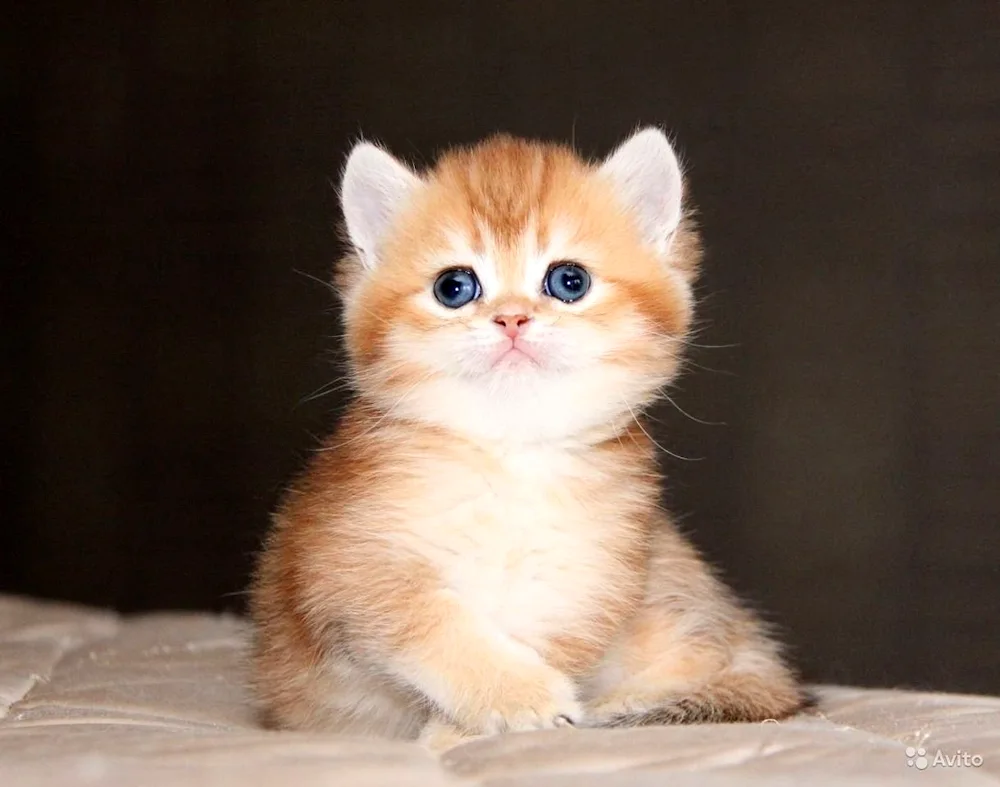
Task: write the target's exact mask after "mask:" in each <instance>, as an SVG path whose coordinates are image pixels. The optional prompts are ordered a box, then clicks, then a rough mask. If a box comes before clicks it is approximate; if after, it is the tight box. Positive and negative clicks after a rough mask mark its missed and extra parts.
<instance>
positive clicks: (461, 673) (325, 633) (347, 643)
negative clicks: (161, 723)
mask: <svg viewBox="0 0 1000 787" xmlns="http://www.w3.org/2000/svg"><path fill="white" fill-rule="evenodd" d="M682 188H683V179H682V175H681V170H680V167H679V165H678V161H677V158H676V156H675V155H674V152H673V150H672V149H671V146H670V144H669V142H668V141H667V139H666V137H665V136H664V135H663V134H662V133H661V132H660V131H659V130H657V129H645V130H642V131H639V132H638V133H636V134H635V135H634V136H632V137H631V138H630V139H629V140H628V141H626V142H625V143H624V144H622V145H621V146H620V147H619V148H618V149H617V150H616V151H615V152H614V153H612V154H611V155H610V156H609V157H608V158H607V159H606V160H605V161H603V162H601V163H598V164H591V163H587V162H584V161H582V160H581V159H580V158H578V157H577V156H576V155H575V154H574V153H573V152H572V151H571V150H569V149H568V148H565V147H560V146H556V145H548V144H538V143H532V142H527V141H523V140H519V139H514V138H511V137H507V136H497V137H494V138H492V139H489V140H487V141H485V142H483V143H481V144H479V145H477V146H475V147H472V148H468V149H461V150H456V151H452V152H449V153H447V154H445V155H444V156H443V157H442V158H441V159H440V160H439V161H438V163H437V165H436V166H435V167H433V168H432V169H431V170H429V171H427V172H425V173H422V174H418V173H416V172H414V171H412V170H411V169H409V168H408V167H406V166H404V165H403V164H402V163H400V162H399V161H397V160H396V159H395V158H393V157H392V156H391V155H389V154H388V153H386V152H385V151H383V150H382V149H380V148H378V147H375V146H374V145H371V144H369V143H365V142H362V143H360V144H358V145H357V146H356V147H355V148H354V150H353V151H352V153H351V155H350V157H349V159H348V162H347V166H346V169H345V171H344V176H343V182H342V191H341V193H342V206H343V211H344V217H345V221H346V228H347V232H348V235H349V238H350V241H351V244H352V246H353V252H352V253H351V254H350V255H348V257H347V258H346V259H345V260H343V262H342V264H341V266H340V268H339V273H338V279H337V283H338V289H339V291H340V293H341V295H342V298H343V305H344V325H345V328H346V343H347V350H348V355H349V363H350V369H351V373H352V379H353V383H354V386H355V388H356V392H357V395H356V398H355V399H354V402H353V404H351V405H350V408H349V409H348V411H347V413H346V414H345V416H344V418H343V421H342V423H341V425H340V427H339V429H338V430H337V431H336V433H335V434H334V436H333V437H331V438H330V439H329V440H328V441H327V442H326V443H325V445H324V446H323V448H322V449H321V450H320V451H318V452H317V453H316V454H315V456H314V458H313V459H312V462H311V464H310V466H309V468H308V470H307V472H306V473H305V474H304V475H303V476H302V477H301V478H300V479H299V480H298V482H297V483H295V485H294V486H293V487H292V489H291V491H290V492H289V493H288V495H287V497H286V499H285V500H284V502H283V504H282V505H281V507H280V510H279V511H278V513H277V515H276V516H275V520H274V526H273V530H272V532H271V533H270V536H269V537H268V539H267V542H266V546H265V549H264V550H263V553H262V554H261V556H260V560H259V565H258V570H257V574H256V578H255V581H254V584H253V588H252V591H251V599H252V601H251V607H252V615H253V619H254V621H255V624H256V647H255V652H254V668H255V681H254V682H255V686H256V689H257V692H258V696H259V697H260V699H261V701H262V703H263V706H264V708H265V710H266V714H267V716H268V718H269V719H270V721H271V723H272V724H274V725H277V726H280V727H288V728H299V729H315V730H329V731H338V732H346V733H361V734H370V735H378V736H386V737H393V738H410V739H413V738H418V739H420V740H422V741H424V742H425V743H426V744H427V745H429V746H431V747H434V748H443V747H446V746H449V745H451V744H453V743H455V742H457V741H460V740H462V739H464V738H466V737H471V736H476V735H489V734H494V733H499V732H503V731H513V730H530V729H539V728H547V727H553V726H560V725H580V726H632V725H643V724H666V723H684V722H702V721H753V720H761V719H765V718H780V717H783V716H786V715H788V714H790V713H792V712H794V711H795V710H796V709H798V708H799V707H800V706H801V705H802V702H803V694H802V693H801V691H800V689H799V687H798V685H797V683H796V680H795V678H794V676H793V674H792V673H791V671H790V670H789V668H788V667H787V666H786V664H785V663H784V662H783V660H782V658H781V656H780V653H779V648H778V646H777V645H776V643H775V642H774V641H773V640H772V639H771V638H770V637H769V636H768V634H767V633H766V632H765V630H764V628H763V627H762V625H761V624H760V623H759V622H758V621H757V620H756V619H755V617H754V616H753V615H752V614H751V613H750V612H749V611H747V610H746V609H745V608H743V607H742V606H741V605H740V604H739V603H738V602H737V601H736V600H735V599H734V597H733V596H732V595H731V594H730V593H729V591H728V590H727V588H726V587H724V586H723V585H722V584H721V583H720V582H719V581H718V580H717V579H716V578H715V577H714V576H713V573H712V571H711V570H710V569H709V568H708V567H707V566H706V565H705V563H703V562H702V560H701V559H700V558H699V556H698V554H697V553H696V552H695V550H694V549H693V548H692V547H691V545H689V544H688V543H687V542H686V541H685V539H684V538H683V537H682V536H681V534H680V533H679V532H678V531H677V529H676V528H675V527H674V525H673V524H672V523H671V521H670V518H669V517H668V515H667V514H666V513H664V512H663V510H662V509H661V508H660V506H659V504H658V501H659V480H660V479H659V473H658V470H657V461H656V456H655V450H654V445H653V444H652V442H651V440H650V439H649V437H648V436H647V435H646V432H645V430H644V428H643V427H642V426H641V425H640V420H641V417H642V416H641V413H642V411H643V409H644V408H646V407H647V406H648V405H649V404H650V403H652V402H653V401H654V400H655V399H656V397H657V394H658V392H659V391H660V390H662V389H663V388H664V386H666V385H667V384H668V383H669V382H670V381H671V379H672V378H673V377H674V376H675V374H676V373H677V370H678V364H679V358H680V354H681V350H682V349H683V347H684V343H685V334H686V332H687V330H688V328H689V326H690V324H691V319H692V291H691V287H692V282H693V280H694V278H695V275H696V272H697V267H698V263H699V246H698V242H697V239H696V236H695V232H694V230H693V229H692V228H691V226H690V224H689V222H688V221H687V220H686V219H685V216H684V208H683V205H682Z"/></svg>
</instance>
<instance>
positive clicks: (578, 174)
mask: <svg viewBox="0 0 1000 787" xmlns="http://www.w3.org/2000/svg"><path fill="white" fill-rule="evenodd" d="M682 189H683V180H682V177H681V171H680V168H679V166H678V162H677V158H676V156H675V155H674V152H673V150H672V149H671V147H670V144H669V142H668V141H667V138H666V137H665V136H664V135H663V134H662V133H661V132H660V131H659V130H657V129H646V130H643V131H640V132H638V133H636V134H635V135H634V136H632V137H631V138H630V139H629V140H628V141H626V142H625V143H624V144H622V145H621V146H620V147H619V148H618V149H617V150H616V151H614V152H613V153H612V154H611V155H610V156H609V157H608V158H607V159H605V160H604V161H603V162H599V163H596V164H591V163H587V162H585V161H583V160H581V159H580V158H579V157H578V156H577V155H576V154H574V153H573V152H572V151H571V150H570V149H568V148H565V147H561V146H556V145H548V144H539V143H532V142H527V141H524V140H519V139H514V138H511V137H506V136H498V137H494V138H492V139H489V140H487V141H485V142H483V143H481V144H479V145H477V146H475V147H472V148H468V149H460V150H456V151H452V152H449V153H447V154H445V155H444V156H442V157H441V159H440V160H439V161H438V163H437V165H436V166H435V167H433V168H432V169H430V170H429V171H427V172H424V173H417V172H414V171H413V170H411V169H410V168H409V167H407V166H405V165H404V164H402V163H400V162H399V161H398V160H396V159H395V158H393V157H392V156H391V155H390V154H388V153H386V152H385V151H384V150H382V149H380V148H378V147H376V146H374V145H371V144H369V143H366V142H362V143H359V144H358V145H357V146H356V147H355V148H354V150H353V151H352V152H351V155H350V157H349V159H348V162H347V166H346V169H345V171H344V177H343V183H342V188H341V199H342V204H343V210H344V218H345V223H346V229H347V234H348V236H349V239H350V242H351V244H352V246H353V248H354V253H353V254H351V255H349V256H348V257H347V258H346V259H345V260H344V261H343V263H342V267H341V269H340V275H339V284H340V290H341V292H342V295H343V299H344V322H345V327H346V338H347V348H348V354H349V359H350V363H351V370H352V374H353V376H354V379H355V383H356V385H357V387H358V390H359V392H360V394H361V395H362V396H363V397H365V398H366V399H367V400H369V401H372V402H375V403H376V404H378V405H379V406H380V407H382V408H385V409H390V408H391V410H392V412H393V413H394V414H396V415H400V416H404V417H408V418H413V419H418V420H420V421H423V422H426V423H432V424H435V425H438V426H442V427H445V428H447V429H450V430H454V431H458V432H461V433H463V434H466V435H469V436H475V437H479V438H488V439H509V440H514V441H530V440H572V439H589V438H591V437H593V438H594V439H596V438H597V437H598V436H601V435H602V433H603V436H607V435H608V434H609V432H610V431H611V430H613V429H616V428H618V426H619V425H620V424H621V423H623V421H624V420H625V419H630V418H631V417H632V414H633V413H636V412H638V409H639V408H640V407H642V406H644V405H646V404H648V403H649V402H650V401H651V400H652V399H653V398H655V396H656V393H657V391H658V390H659V389H660V388H662V386H664V385H665V384H666V383H668V382H669V381H670V380H671V379H672V377H673V376H674V375H675V374H676V372H677V367H678V358H679V356H680V353H681V350H682V347H683V339H684V335H685V333H686V332H687V330H688V327H689V324H690V321H691V316H692V296H691V285H692V281H693V279H694V276H695V273H696V270H697V264H698V256H699V254H698V244H697V239H696V237H695V235H694V232H693V230H692V229H690V227H689V226H688V224H687V222H686V221H685V219H684V212H683V206H682V196H683V195H682Z"/></svg>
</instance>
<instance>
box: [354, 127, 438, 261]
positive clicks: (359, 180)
mask: <svg viewBox="0 0 1000 787" xmlns="http://www.w3.org/2000/svg"><path fill="white" fill-rule="evenodd" d="M421 182H422V181H421V180H420V178H419V177H417V175H416V174H415V173H414V172H413V171H412V170H410V169H409V168H408V167H406V166H404V165H403V164H402V163H400V162H399V161H398V160H397V159H396V158H394V157H393V156H392V155H390V154H389V153H386V152H385V151H384V150H382V149H381V148H379V147H377V146H375V145H373V144H371V143H370V142H359V143H358V144H357V145H355V146H354V149H353V150H352V151H351V155H350V156H349V157H348V159H347V165H346V166H345V168H344V177H343V181H342V183H341V189H340V200H341V207H342V208H343V211H344V220H345V222H346V224H347V232H348V235H349V236H350V239H351V243H352V244H354V248H355V249H357V252H358V254H359V255H360V257H361V260H362V261H363V262H364V264H365V266H366V267H367V268H369V269H372V268H374V267H375V266H376V265H377V264H378V253H379V247H380V246H381V244H382V242H383V241H384V239H385V236H386V233H387V232H388V230H389V228H390V227H391V226H392V223H393V221H394V220H395V219H396V218H397V217H398V216H399V213H400V211H401V210H402V209H403V208H405V207H406V205H407V203H408V202H409V200H410V199H411V197H412V196H413V192H414V191H415V190H416V189H417V187H418V186H419V185H420V184H421Z"/></svg>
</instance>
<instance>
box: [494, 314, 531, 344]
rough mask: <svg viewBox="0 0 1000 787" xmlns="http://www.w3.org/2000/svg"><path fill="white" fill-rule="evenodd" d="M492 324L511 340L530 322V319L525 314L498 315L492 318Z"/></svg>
mask: <svg viewBox="0 0 1000 787" xmlns="http://www.w3.org/2000/svg"><path fill="white" fill-rule="evenodd" d="M493 322H495V323H496V324H497V325H499V326H500V327H501V328H502V329H503V332H504V333H505V334H506V335H507V337H508V338H510V339H513V338H514V337H516V336H517V335H518V333H520V332H521V329H522V328H523V327H524V326H525V325H527V324H528V323H529V322H531V318H530V317H529V316H528V315H527V314H498V315H497V316H496V317H494V318H493Z"/></svg>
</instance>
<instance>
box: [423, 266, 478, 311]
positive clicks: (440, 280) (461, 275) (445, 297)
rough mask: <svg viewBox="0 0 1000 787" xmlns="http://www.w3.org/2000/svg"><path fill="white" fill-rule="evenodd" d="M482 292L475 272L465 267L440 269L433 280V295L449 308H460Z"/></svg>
mask: <svg viewBox="0 0 1000 787" xmlns="http://www.w3.org/2000/svg"><path fill="white" fill-rule="evenodd" d="M481 294H482V288H481V287H480V286H479V279H477V278H476V274H475V273H473V272H472V271H470V270H468V269H466V268H450V269H449V270H446V271H442V272H441V273H440V274H439V275H438V277H437V279H436V280H435V281H434V297H435V298H437V299H438V303H440V304H441V305H442V306H447V307H448V308H449V309H461V308H462V307H463V306H465V304H467V303H471V302H472V301H474V300H476V298H478V297H479V296H480V295H481Z"/></svg>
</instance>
